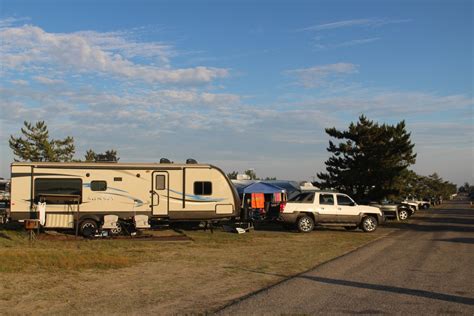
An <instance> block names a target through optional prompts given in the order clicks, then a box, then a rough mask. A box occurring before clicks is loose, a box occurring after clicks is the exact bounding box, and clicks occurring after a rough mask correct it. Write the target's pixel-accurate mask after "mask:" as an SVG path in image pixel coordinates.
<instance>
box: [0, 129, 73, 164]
mask: <svg viewBox="0 0 474 316" xmlns="http://www.w3.org/2000/svg"><path fill="white" fill-rule="evenodd" d="M23 124H24V127H22V128H21V133H22V134H23V136H24V137H14V136H13V135H11V136H10V140H9V145H10V148H11V149H12V150H13V154H14V155H15V156H16V157H15V161H53V162H58V161H71V160H72V158H73V156H74V152H75V147H74V139H73V138H72V137H70V136H67V137H66V138H64V139H50V137H49V131H48V127H47V126H46V124H45V122H44V121H39V122H36V124H34V125H33V124H31V123H29V122H26V121H25V122H24V123H23Z"/></svg>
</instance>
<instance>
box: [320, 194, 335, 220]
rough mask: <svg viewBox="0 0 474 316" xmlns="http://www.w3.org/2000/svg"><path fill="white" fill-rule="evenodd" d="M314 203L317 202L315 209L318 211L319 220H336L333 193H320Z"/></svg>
mask: <svg viewBox="0 0 474 316" xmlns="http://www.w3.org/2000/svg"><path fill="white" fill-rule="evenodd" d="M318 195H319V196H318V199H317V200H316V201H315V203H318V206H317V208H316V209H317V211H318V213H319V222H321V223H335V222H337V207H336V205H335V202H334V194H332V193H320V194H318Z"/></svg>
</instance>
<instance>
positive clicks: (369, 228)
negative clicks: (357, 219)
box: [360, 216, 377, 233]
mask: <svg viewBox="0 0 474 316" xmlns="http://www.w3.org/2000/svg"><path fill="white" fill-rule="evenodd" d="M360 226H361V228H362V230H363V231H365V232H366V233H371V232H373V231H375V230H376V229H377V219H376V218H375V217H373V216H366V217H364V218H363V219H362V222H361V223H360Z"/></svg>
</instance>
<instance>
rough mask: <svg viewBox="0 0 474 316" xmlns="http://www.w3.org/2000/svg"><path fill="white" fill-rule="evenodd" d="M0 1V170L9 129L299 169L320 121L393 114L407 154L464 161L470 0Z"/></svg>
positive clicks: (131, 149) (467, 168)
mask: <svg viewBox="0 0 474 316" xmlns="http://www.w3.org/2000/svg"><path fill="white" fill-rule="evenodd" d="M96 2H98V1H5V0H2V1H1V2H0V41H1V42H0V63H1V68H0V98H1V100H2V102H1V103H0V104H1V105H0V111H1V118H0V124H1V130H0V131H1V135H2V136H1V139H0V152H1V161H0V176H3V177H8V176H9V164H10V162H11V161H12V159H13V157H12V154H11V152H10V149H9V148H8V137H9V135H11V134H18V132H19V129H20V127H21V124H22V122H23V121H24V120H28V121H36V120H45V121H46V122H47V124H48V126H49V128H50V131H51V134H52V136H53V137H57V138H62V137H65V136H66V135H71V136H74V137H75V141H76V146H77V155H76V156H77V157H78V158H79V157H82V156H83V154H84V152H85V151H86V150H87V149H88V148H93V149H94V150H96V151H105V150H107V149H109V148H114V149H117V150H118V152H119V155H120V157H121V161H158V160H159V159H160V158H161V157H168V158H170V159H172V160H174V161H184V160H185V159H186V158H188V157H193V158H196V159H197V160H198V161H202V162H210V163H214V164H216V165H218V166H221V167H222V168H223V169H224V170H226V171H232V170H238V171H243V170H245V169H247V168H253V169H255V171H256V172H257V175H259V176H264V177H265V176H277V177H278V178H286V179H293V180H304V179H312V177H313V176H314V175H315V174H316V173H317V172H320V171H323V170H324V161H325V160H326V159H327V158H328V153H327V152H326V147H327V144H328V140H329V138H328V137H327V135H326V134H325V133H324V128H326V127H332V126H336V127H338V128H345V127H346V126H348V124H349V123H350V122H351V121H356V120H357V118H358V116H359V115H360V114H365V115H367V116H368V117H369V118H370V119H373V120H375V121H378V122H381V123H382V122H386V123H396V122H398V121H400V120H406V122H407V128H408V130H409V131H411V132H412V140H413V142H414V143H415V144H416V146H415V150H416V152H417V153H418V158H417V163H416V165H414V166H413V169H414V170H415V171H417V172H419V173H420V174H424V175H428V174H431V173H433V172H438V173H439V174H440V175H441V176H442V177H443V178H445V179H447V180H450V181H453V182H455V183H458V184H462V183H463V182H464V181H469V182H471V183H472V182H474V176H473V173H474V171H473V161H474V159H473V121H474V120H473V113H472V108H473V61H472V56H473V31H472V30H473V25H472V24H473V22H472V21H473V19H472V18H473V17H472V14H473V5H472V1H259V2H257V1H129V2H127V1H100V3H96Z"/></svg>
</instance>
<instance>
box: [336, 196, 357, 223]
mask: <svg viewBox="0 0 474 316" xmlns="http://www.w3.org/2000/svg"><path fill="white" fill-rule="evenodd" d="M336 200H337V221H338V222H340V223H358V222H359V220H360V219H359V213H358V208H357V207H356V204H355V202H354V201H353V200H352V199H351V198H350V197H348V196H347V195H345V194H336Z"/></svg>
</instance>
